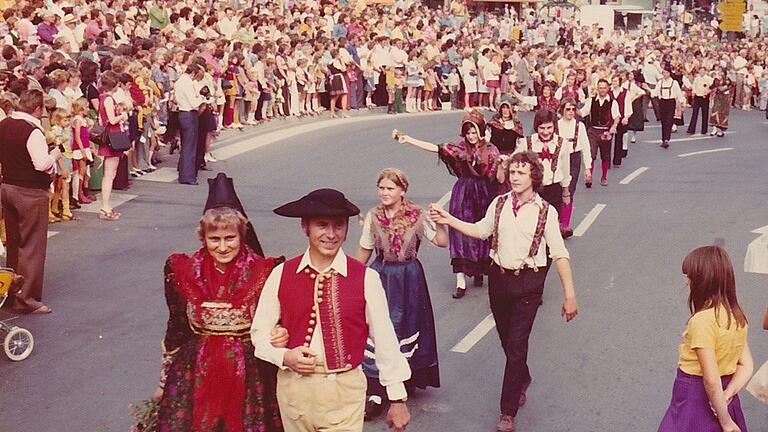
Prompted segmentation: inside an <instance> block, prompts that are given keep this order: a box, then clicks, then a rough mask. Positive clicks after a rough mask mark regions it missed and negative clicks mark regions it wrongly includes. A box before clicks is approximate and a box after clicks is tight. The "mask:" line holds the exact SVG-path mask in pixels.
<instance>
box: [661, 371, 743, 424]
mask: <svg viewBox="0 0 768 432" xmlns="http://www.w3.org/2000/svg"><path fill="white" fill-rule="evenodd" d="M731 377H732V375H727V376H723V377H722V380H723V388H725V387H726V386H727V385H728V383H729V382H731ZM728 413H729V414H730V415H731V418H732V419H733V421H734V422H736V424H737V425H738V426H739V428H740V429H741V431H742V432H747V424H746V422H745V421H744V413H743V412H741V402H740V401H739V396H738V395H736V396H734V397H733V399H731V403H730V404H729V405H728ZM721 431H722V428H721V427H720V423H718V421H717V418H716V417H715V414H714V413H713V412H712V410H711V409H710V407H709V398H708V397H707V392H706V390H704V380H703V379H702V377H700V376H695V375H688V374H687V373H685V372H683V371H682V370H680V369H678V370H677V377H676V378H675V384H674V386H672V401H671V402H670V403H669V408H667V413H666V414H664V418H663V419H662V420H661V425H660V426H659V432H721Z"/></svg>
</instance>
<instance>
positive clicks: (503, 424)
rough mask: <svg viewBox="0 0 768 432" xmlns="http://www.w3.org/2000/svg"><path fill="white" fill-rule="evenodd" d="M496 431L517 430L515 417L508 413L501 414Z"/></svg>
mask: <svg viewBox="0 0 768 432" xmlns="http://www.w3.org/2000/svg"><path fill="white" fill-rule="evenodd" d="M496 432H515V418H514V417H512V416H511V415H506V414H502V415H501V416H499V422H498V423H496Z"/></svg>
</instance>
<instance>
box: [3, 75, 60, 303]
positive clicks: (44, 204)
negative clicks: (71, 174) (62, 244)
mask: <svg viewBox="0 0 768 432" xmlns="http://www.w3.org/2000/svg"><path fill="white" fill-rule="evenodd" d="M42 113H43V92H42V91H40V90H26V91H24V92H23V93H22V94H21V97H20V99H19V102H18V106H17V109H16V110H15V111H14V112H13V114H11V115H10V116H9V117H6V118H5V119H3V121H2V122H0V165H2V167H3V183H2V185H0V201H2V208H3V214H4V216H5V220H6V229H7V234H8V252H7V253H8V259H7V262H6V264H7V265H8V266H9V267H11V268H13V269H14V270H15V271H16V273H18V274H21V275H24V280H23V282H21V283H20V284H19V285H18V286H17V288H16V290H15V292H13V306H12V308H13V311H14V312H15V313H23V314H27V313H33V314H47V313H50V312H51V308H49V307H48V306H46V305H45V304H43V302H42V295H43V279H44V278H43V272H44V270H45V252H46V246H47V242H48V189H50V187H51V174H53V172H54V170H55V166H56V161H58V160H59V159H61V150H60V149H58V148H54V149H52V150H51V151H50V152H49V151H48V145H47V144H46V141H45V135H44V134H43V130H42V125H41V123H40V118H41V116H42Z"/></svg>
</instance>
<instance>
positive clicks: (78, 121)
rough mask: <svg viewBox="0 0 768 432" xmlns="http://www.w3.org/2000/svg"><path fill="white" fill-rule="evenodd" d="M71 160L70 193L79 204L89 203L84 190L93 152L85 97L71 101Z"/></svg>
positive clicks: (89, 200)
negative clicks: (75, 197)
mask: <svg viewBox="0 0 768 432" xmlns="http://www.w3.org/2000/svg"><path fill="white" fill-rule="evenodd" d="M72 160H73V171H74V173H73V174H74V176H73V178H72V195H73V196H77V201H78V202H79V203H80V204H90V203H91V202H93V199H91V197H89V196H88V195H87V194H86V193H85V190H86V189H87V185H88V182H89V180H90V176H89V175H88V165H89V164H90V163H92V162H93V152H92V151H91V142H90V128H89V125H88V101H86V100H85V98H79V99H76V100H75V101H74V102H72Z"/></svg>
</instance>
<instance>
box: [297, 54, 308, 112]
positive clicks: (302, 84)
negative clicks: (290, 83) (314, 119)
mask: <svg viewBox="0 0 768 432" xmlns="http://www.w3.org/2000/svg"><path fill="white" fill-rule="evenodd" d="M296 90H297V91H298V93H299V110H298V111H299V115H301V116H304V115H307V114H309V111H308V110H307V106H306V101H307V59H306V58H304V57H301V58H299V59H298V60H296Z"/></svg>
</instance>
